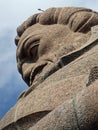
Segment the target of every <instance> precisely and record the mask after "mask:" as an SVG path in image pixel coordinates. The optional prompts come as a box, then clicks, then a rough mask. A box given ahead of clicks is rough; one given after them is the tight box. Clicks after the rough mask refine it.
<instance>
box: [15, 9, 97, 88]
mask: <svg viewBox="0 0 98 130" xmlns="http://www.w3.org/2000/svg"><path fill="white" fill-rule="evenodd" d="M96 16H97V17H96ZM96 24H98V14H97V13H96V12H93V11H92V10H90V9H85V8H75V7H66V8H50V9H48V10H46V11H44V12H42V13H39V14H35V15H33V16H31V17H30V18H28V19H27V20H26V21H25V22H24V23H23V24H22V25H20V26H19V27H18V28H17V36H16V38H15V43H16V45H17V66H18V70H19V72H20V73H21V75H22V78H23V79H24V81H25V82H26V83H27V84H28V85H29V86H31V85H32V84H34V83H35V82H37V81H38V79H39V78H40V76H41V75H43V74H44V73H46V72H48V71H49V70H50V69H51V68H52V67H53V65H54V64H55V63H56V62H57V61H58V60H59V58H60V57H61V56H63V55H66V54H68V53H70V52H72V51H73V50H76V49H77V48H79V47H81V46H82V45H83V44H85V43H86V42H87V41H88V39H89V37H90V29H91V27H92V26H94V25H96Z"/></svg>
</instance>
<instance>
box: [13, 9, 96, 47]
mask: <svg viewBox="0 0 98 130" xmlns="http://www.w3.org/2000/svg"><path fill="white" fill-rule="evenodd" d="M78 12H81V13H82V12H83V13H84V12H86V13H93V14H97V15H98V13H97V12H95V11H92V10H91V9H86V8H82V7H81V8H80V7H63V8H49V9H47V10H46V11H44V12H42V13H38V14H34V15H32V16H31V17H29V18H28V19H27V20H26V21H24V22H23V23H22V24H21V25H20V26H19V27H18V28H17V36H16V38H15V43H16V45H17V44H18V42H19V39H20V37H21V36H22V34H23V33H24V31H25V30H26V29H27V28H28V27H30V26H32V25H34V24H36V23H40V24H42V25H52V24H63V25H68V26H69V28H70V29H71V30H73V31H74V32H76V31H80V32H82V30H83V29H82V28H81V26H82V25H81V24H83V25H84V24H85V23H87V22H88V20H91V16H92V14H90V15H88V16H87V18H86V20H85V19H84V21H83V20H82V22H81V21H80V25H81V26H80V25H77V26H73V25H72V22H73V20H74V19H75V18H76V17H74V14H76V13H78ZM83 15H85V14H83ZM97 23H98V21H97V22H95V24H94V25H96V24H97ZM77 24H79V23H77ZM83 28H84V27H83ZM88 28H89V27H88ZM89 30H90V28H89Z"/></svg>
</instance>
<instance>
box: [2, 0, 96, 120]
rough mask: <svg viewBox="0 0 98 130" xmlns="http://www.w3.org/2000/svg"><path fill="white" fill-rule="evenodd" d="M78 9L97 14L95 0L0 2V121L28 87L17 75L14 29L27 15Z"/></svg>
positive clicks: (17, 0) (4, 0) (20, 0)
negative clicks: (54, 10) (58, 8)
mask: <svg viewBox="0 0 98 130" xmlns="http://www.w3.org/2000/svg"><path fill="white" fill-rule="evenodd" d="M64 6H80V7H87V8H91V9H93V10H95V11H98V0H0V118H2V116H4V114H5V113H6V112H7V111H8V110H9V109H10V108H11V107H12V106H13V105H14V104H15V103H16V101H17V97H18V95H19V94H20V93H21V92H22V91H23V90H24V89H26V88H27V85H26V84H25V83H24V82H23V81H22V79H21V76H20V75H19V73H18V72H17V67H16V56H15V53H16V52H15V50H16V47H15V45H14V38H15V35H16V28H17V26H18V25H20V24H21V23H22V22H23V21H24V20H26V19H27V18H28V17H29V16H30V15H32V14H34V13H38V12H39V11H38V10H37V9H38V8H41V9H43V10H45V9H47V8H49V7H64Z"/></svg>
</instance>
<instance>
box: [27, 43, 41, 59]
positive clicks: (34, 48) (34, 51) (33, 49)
mask: <svg viewBox="0 0 98 130" xmlns="http://www.w3.org/2000/svg"><path fill="white" fill-rule="evenodd" d="M38 46H39V42H36V43H33V44H31V45H30V47H29V56H30V58H31V59H32V60H36V59H37V58H38Z"/></svg>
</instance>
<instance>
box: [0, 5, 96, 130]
mask: <svg viewBox="0 0 98 130" xmlns="http://www.w3.org/2000/svg"><path fill="white" fill-rule="evenodd" d="M15 43H16V46H17V52H16V58H17V67H18V71H19V73H20V74H21V75H22V78H23V80H24V81H25V82H26V83H27V84H28V86H29V88H28V89H27V90H26V91H24V92H23V93H22V94H21V95H20V96H19V98H18V101H17V103H16V105H15V106H14V107H13V108H11V109H10V110H9V112H8V113H7V114H6V115H5V116H4V117H3V119H2V120H1V121H0V130H98V80H97V79H98V13H97V12H95V11H92V10H91V9H86V8H80V7H64V8H49V9H47V10H46V11H44V12H42V13H39V14H35V15H33V16H31V17H30V18H28V19H27V20H26V21H25V22H24V23H23V24H22V25H20V26H19V27H18V28H17V36H16V38H15Z"/></svg>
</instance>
